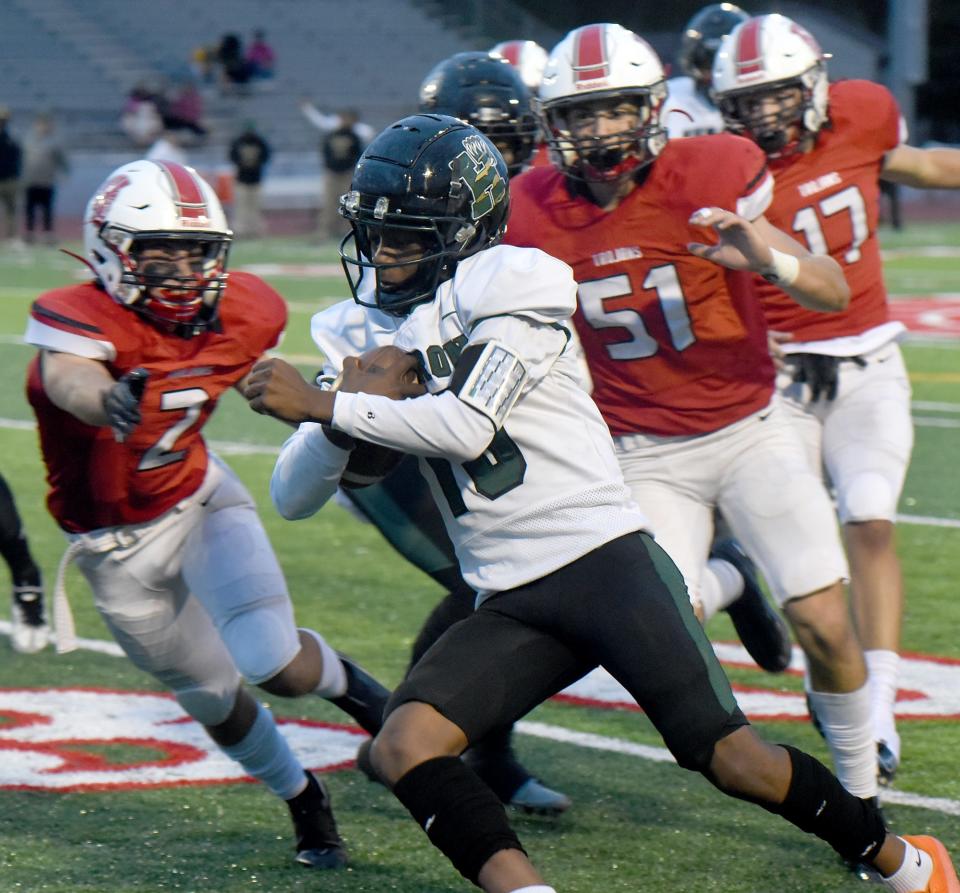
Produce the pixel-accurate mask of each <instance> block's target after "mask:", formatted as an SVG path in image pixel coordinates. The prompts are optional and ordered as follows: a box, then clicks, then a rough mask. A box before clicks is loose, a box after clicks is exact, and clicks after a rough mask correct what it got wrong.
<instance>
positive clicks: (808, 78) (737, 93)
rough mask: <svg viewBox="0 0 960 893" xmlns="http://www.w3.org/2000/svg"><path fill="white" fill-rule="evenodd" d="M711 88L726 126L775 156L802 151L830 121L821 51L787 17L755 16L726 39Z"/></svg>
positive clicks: (715, 62) (824, 62) (715, 65)
mask: <svg viewBox="0 0 960 893" xmlns="http://www.w3.org/2000/svg"><path fill="white" fill-rule="evenodd" d="M713 91H714V98H715V101H716V103H717V107H718V108H719V109H720V113H721V114H722V115H723V120H724V122H725V124H726V126H727V129H728V130H731V131H733V132H734V133H740V134H743V135H744V136H747V137H749V138H750V139H752V140H753V141H754V142H755V143H756V144H757V145H758V146H760V148H761V149H763V151H764V152H766V153H767V155H769V156H771V157H774V158H776V157H782V156H785V155H790V154H792V153H793V152H796V151H798V149H799V148H800V146H801V144H802V143H803V140H804V138H805V137H806V136H807V135H809V134H816V133H817V132H818V131H819V130H820V128H821V127H822V126H823V124H824V123H825V122H826V120H827V102H828V93H829V84H828V81H827V65H826V61H825V57H824V54H823V51H822V50H821V49H820V45H819V44H818V43H817V41H816V39H815V38H814V37H813V35H812V34H810V32H809V31H807V30H806V29H805V28H803V27H801V26H800V25H798V24H797V23H796V22H794V21H793V20H792V19H788V18H787V17H786V16H782V15H776V14H772V15H763V16H756V17H754V18H751V19H748V20H747V21H746V22H744V23H743V24H742V25H739V26H738V27H737V28H736V29H735V30H734V31H733V32H731V33H730V34H729V35H728V36H727V37H725V38H724V40H723V44H722V45H721V47H720V50H719V51H718V52H717V56H716V59H715V60H714V66H713Z"/></svg>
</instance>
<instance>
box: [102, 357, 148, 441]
mask: <svg viewBox="0 0 960 893" xmlns="http://www.w3.org/2000/svg"><path fill="white" fill-rule="evenodd" d="M149 375H150V373H149V372H147V370H146V369H140V368H137V369H132V370H131V371H130V372H128V373H127V374H126V375H122V376H120V378H118V379H117V383H116V384H115V385H114V386H113V387H112V388H110V390H109V391H105V392H104V394H103V411H104V412H105V413H106V414H107V424H108V425H109V426H110V427H111V428H113V436H114V437H115V438H116V439H117V441H118V442H119V443H123V441H124V440H125V439H126V437H127V435H128V434H129V433H130V432H131V431H133V429H134V428H136V427H137V425H139V424H140V421H141V418H140V400H141V398H142V397H143V392H144V390H145V389H146V387H147V378H148V377H149Z"/></svg>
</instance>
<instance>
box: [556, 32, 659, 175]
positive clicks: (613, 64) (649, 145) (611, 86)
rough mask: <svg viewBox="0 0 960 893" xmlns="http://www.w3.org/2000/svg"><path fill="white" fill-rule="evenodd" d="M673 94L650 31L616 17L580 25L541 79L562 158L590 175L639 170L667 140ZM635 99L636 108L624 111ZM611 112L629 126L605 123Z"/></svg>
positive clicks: (566, 166) (567, 166) (569, 167)
mask: <svg viewBox="0 0 960 893" xmlns="http://www.w3.org/2000/svg"><path fill="white" fill-rule="evenodd" d="M666 97H667V86H666V80H665V78H664V72H663V66H662V65H661V64H660V59H659V57H658V56H657V54H656V52H654V50H653V48H652V47H651V46H650V44H648V43H647V42H646V41H645V40H644V39H643V38H642V37H639V36H638V35H636V34H634V33H633V32H632V31H629V30H627V29H626V28H624V27H622V26H621V25H614V24H596V25H584V26H583V27H581V28H576V29H574V30H573V31H571V32H570V33H569V34H568V35H567V36H566V37H564V39H563V40H562V41H560V43H558V44H557V46H556V47H554V49H553V51H552V52H551V53H550V56H549V58H548V59H547V66H546V68H545V69H544V72H543V79H542V81H541V84H540V97H539V102H538V108H539V111H540V115H541V119H542V127H543V131H544V133H545V135H546V140H547V143H548V145H549V146H550V149H551V153H552V157H553V160H554V163H555V164H557V165H558V166H559V167H561V168H562V169H563V170H564V172H565V173H566V174H567V175H568V176H570V177H572V178H574V179H577V180H585V181H588V182H616V181H619V180H622V179H624V178H626V177H628V176H632V175H633V174H634V172H635V171H637V170H639V169H640V168H641V167H644V166H645V165H647V164H649V163H650V162H651V161H653V159H654V158H655V157H656V156H657V155H658V154H660V152H661V151H662V149H663V147H664V146H665V145H666V142H667V135H666V129H665V128H664V127H663V125H662V124H661V122H660V111H661V108H662V106H663V102H664V100H665V99H666ZM630 106H632V107H633V109H634V111H635V113H634V114H632V115H627V114H624V109H626V108H629V107H630ZM591 119H592V120H593V122H594V125H593V127H592V128H591V124H590V122H591ZM603 119H606V120H608V121H611V120H612V121H620V122H623V124H624V126H623V127H622V128H620V129H619V130H617V129H615V127H613V126H611V125H605V126H601V121H602V120H603ZM591 130H592V132H591Z"/></svg>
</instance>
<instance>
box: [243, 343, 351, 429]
mask: <svg viewBox="0 0 960 893" xmlns="http://www.w3.org/2000/svg"><path fill="white" fill-rule="evenodd" d="M237 389H238V390H239V391H240V393H241V394H243V396H244V398H245V399H246V401H247V402H248V403H249V404H250V408H251V409H252V410H254V411H255V412H259V413H262V414H263V415H272V416H273V417H274V418H277V419H280V421H282V422H290V423H291V424H293V425H298V424H300V422H306V421H329V419H328V418H326V417H325V416H327V415H328V414H330V413H332V412H333V396H332V394H330V393H329V392H324V391H322V390H320V388H318V387H315V386H314V385H312V384H310V383H309V382H307V381H306V380H305V379H304V377H303V376H302V375H301V374H300V373H299V372H298V371H297V370H296V369H295V368H294V367H293V366H291V365H290V364H289V363H288V362H286V361H285V360H281V359H278V358H276V357H272V358H270V359H264V360H260V361H259V362H258V363H257V364H256V365H255V366H254V367H253V369H251V370H250V372H249V374H248V375H247V377H246V378H245V379H244V380H243V381H241V382H240V383H239V384H238V385H237ZM324 395H326V397H327V400H326V401H323V400H322V399H321V398H322V397H323V396H324ZM326 404H329V405H326Z"/></svg>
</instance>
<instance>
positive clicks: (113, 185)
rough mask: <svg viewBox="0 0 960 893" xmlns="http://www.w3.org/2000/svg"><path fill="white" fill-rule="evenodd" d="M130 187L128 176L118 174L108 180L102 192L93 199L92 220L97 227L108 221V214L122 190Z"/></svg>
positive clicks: (101, 189) (102, 187) (101, 188)
mask: <svg viewBox="0 0 960 893" xmlns="http://www.w3.org/2000/svg"><path fill="white" fill-rule="evenodd" d="M129 185H130V180H129V179H128V177H127V175H126V174H118V175H117V176H115V177H111V178H110V179H109V180H107V182H106V183H104V184H103V186H101V187H100V190H99V191H98V192H97V194H96V195H95V196H94V197H93V204H92V205H91V212H92V213H91V220H92V221H93V223H95V224H96V225H97V226H101V225H102V224H103V223H105V222H106V220H107V212H108V211H109V210H110V208H111V207H112V206H113V203H114V202H115V201H116V200H117V196H118V195H119V194H120V190H121V189H123V188H124V187H126V186H129Z"/></svg>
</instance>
